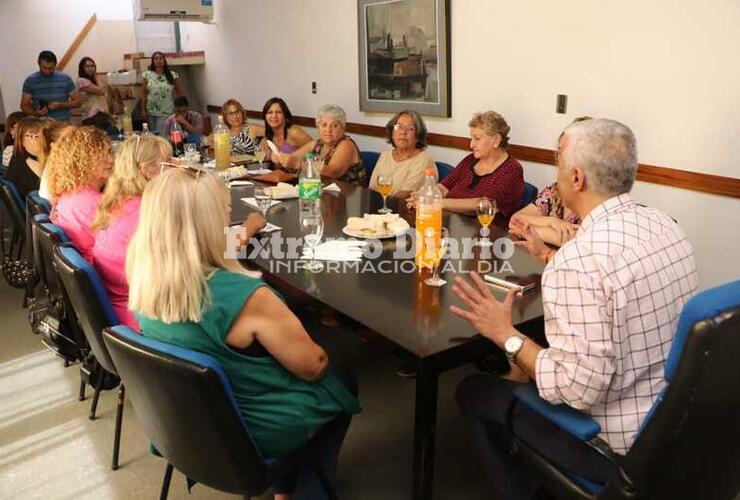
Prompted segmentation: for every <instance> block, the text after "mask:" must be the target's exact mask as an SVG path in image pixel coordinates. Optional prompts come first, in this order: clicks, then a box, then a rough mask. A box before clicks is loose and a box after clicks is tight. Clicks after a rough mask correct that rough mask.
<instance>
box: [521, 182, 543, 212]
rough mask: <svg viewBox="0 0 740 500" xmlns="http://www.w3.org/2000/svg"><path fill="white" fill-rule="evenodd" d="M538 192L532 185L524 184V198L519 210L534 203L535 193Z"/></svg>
mask: <svg viewBox="0 0 740 500" xmlns="http://www.w3.org/2000/svg"><path fill="white" fill-rule="evenodd" d="M538 192H539V190H538V189H537V186H535V185H534V184H530V183H529V182H525V183H524V197H523V198H522V204H521V206H520V207H519V208H524V207H526V206H527V205H529V204H530V203H532V202H534V199H535V198H537V193H538Z"/></svg>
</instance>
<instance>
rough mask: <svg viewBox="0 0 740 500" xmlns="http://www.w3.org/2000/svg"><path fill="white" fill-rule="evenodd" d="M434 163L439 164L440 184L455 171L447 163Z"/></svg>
mask: <svg viewBox="0 0 740 500" xmlns="http://www.w3.org/2000/svg"><path fill="white" fill-rule="evenodd" d="M434 163H436V164H437V180H438V181H439V182H442V181H443V180H444V178H445V177H447V176H448V175H450V172H452V171H453V170H454V167H453V166H452V165H450V164H449V163H445V162H443V161H436V162H434Z"/></svg>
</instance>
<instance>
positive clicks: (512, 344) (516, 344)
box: [504, 335, 524, 363]
mask: <svg viewBox="0 0 740 500" xmlns="http://www.w3.org/2000/svg"><path fill="white" fill-rule="evenodd" d="M523 346H524V337H522V336H521V335H512V336H511V337H509V338H508V339H506V342H504V353H505V354H506V359H508V360H509V363H513V362H514V359H515V358H516V355H517V354H519V351H521V350H522V347H523Z"/></svg>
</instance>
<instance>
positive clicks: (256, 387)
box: [126, 169, 360, 498]
mask: <svg viewBox="0 0 740 500" xmlns="http://www.w3.org/2000/svg"><path fill="white" fill-rule="evenodd" d="M141 214H142V215H141V221H140V223H139V227H138V229H137V230H136V234H135V235H134V238H133V240H132V241H131V245H130V246H129V250H128V255H127V258H126V276H127V277H128V281H129V283H130V295H129V307H130V308H131V309H132V310H133V311H135V313H136V318H137V319H138V321H139V324H140V325H141V328H142V332H143V334H144V335H145V336H147V337H152V338H155V339H157V340H160V341H163V342H168V343H171V344H175V345H177V346H181V347H184V348H187V349H193V350H196V351H200V352H204V353H206V354H209V355H211V356H213V357H214V358H216V359H217V360H218V361H219V363H220V364H221V366H222V367H223V369H224V371H225V372H226V375H227V376H228V378H229V380H230V381H231V385H232V389H233V392H234V396H235V399H236V403H237V406H238V407H239V409H240V411H241V413H242V416H243V418H244V420H245V422H246V423H247V425H248V426H249V429H250V431H251V434H252V437H253V438H254V441H255V443H256V445H257V447H258V448H259V450H260V452H261V453H262V455H263V456H265V457H275V458H277V457H282V456H285V455H286V454H288V453H290V452H291V451H293V450H295V449H296V448H298V447H299V446H301V445H303V444H304V443H305V442H306V441H307V440H308V439H309V437H310V436H312V435H314V434H316V432H317V430H319V428H321V432H320V433H319V434H320V436H321V437H320V440H321V443H322V444H321V445H320V446H321V455H320V459H321V460H322V462H323V465H324V468H325V471H326V472H327V474H328V475H329V477H333V475H334V469H335V467H336V457H337V453H338V451H339V448H340V447H341V443H342V440H343V439H344V435H345V433H346V431H347V428H348V426H349V421H350V415H352V414H355V413H358V412H359V411H360V407H359V404H358V402H357V399H356V397H355V393H356V388H355V387H354V381H353V380H352V377H351V376H348V375H347V374H343V373H342V372H339V371H337V370H335V369H332V368H330V367H329V364H328V359H327V355H326V353H325V352H324V350H323V349H322V348H321V347H319V346H318V345H317V344H315V343H314V342H313V341H312V340H311V337H309V335H308V333H307V332H306V330H305V329H304V328H303V326H302V325H301V322H300V320H299V319H298V318H297V317H296V316H295V315H294V314H293V313H292V312H291V311H290V309H288V307H287V306H286V305H285V303H284V302H283V301H282V300H281V299H280V298H279V297H278V295H277V294H276V293H275V292H273V291H272V290H271V289H270V288H269V287H268V286H267V284H266V283H265V282H264V281H262V280H261V279H259V277H258V276H256V275H255V274H253V273H251V272H248V271H246V270H245V269H244V268H242V267H241V266H240V265H239V263H238V262H237V261H235V260H227V259H226V258H225V257H224V255H225V252H226V238H225V236H224V227H226V226H228V224H229V193H228V190H227V189H226V187H225V186H224V185H223V183H222V182H221V181H220V180H219V179H218V178H217V177H216V176H214V175H213V174H205V175H200V176H196V175H193V174H191V173H190V172H188V171H185V170H184V169H169V170H167V171H165V172H164V173H163V174H162V175H160V176H159V177H158V178H157V179H155V180H154V181H152V182H151V183H150V184H149V185H148V186H147V187H146V189H145V191H144V196H143V200H142V206H141ZM344 377H347V379H346V380H345V379H344ZM290 476H291V478H290V479H287V480H284V481H280V482H279V484H274V485H273V490H274V491H275V493H276V498H290V496H285V495H290V494H295V496H296V497H299V498H324V496H323V495H322V494H320V493H319V492H320V489H318V491H317V490H316V488H318V481H317V480H316V478H315V477H313V472H312V471H310V469H309V468H304V467H303V466H302V464H298V466H297V470H296V471H295V474H290ZM304 488H305V489H304ZM312 488H314V489H312ZM298 490H300V491H298Z"/></svg>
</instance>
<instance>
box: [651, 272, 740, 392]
mask: <svg viewBox="0 0 740 500" xmlns="http://www.w3.org/2000/svg"><path fill="white" fill-rule="evenodd" d="M737 306H740V280H736V281H733V282H730V283H726V284H724V285H721V286H718V287H715V288H710V289H709V290H705V291H703V292H701V293H699V294H697V295H695V296H694V297H692V298H691V300H689V301H688V302H687V303H686V305H684V307H683V310H682V311H681V317H680V319H679V320H678V328H677V330H676V337H675V338H674V339H673V345H672V346H671V352H669V353H668V359H666V364H665V378H666V380H667V381H669V382H670V381H671V380H672V379H673V376H674V375H675V374H676V369H677V368H678V364H679V362H680V361H681V353H682V352H683V346H684V344H685V343H686V338H687V337H688V335H689V332H690V331H691V329H692V327H693V326H694V324H695V323H697V322H699V321H702V320H707V319H711V318H714V317H715V316H718V315H719V314H720V313H722V312H723V311H727V310H728V309H732V308H734V307H737Z"/></svg>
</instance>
